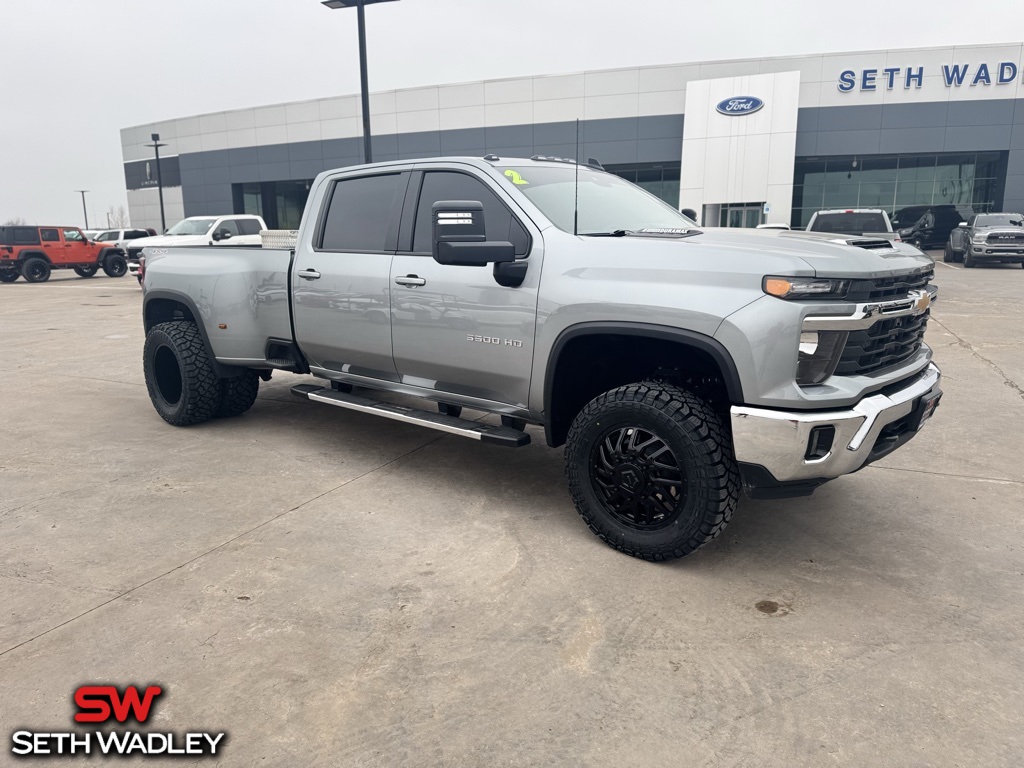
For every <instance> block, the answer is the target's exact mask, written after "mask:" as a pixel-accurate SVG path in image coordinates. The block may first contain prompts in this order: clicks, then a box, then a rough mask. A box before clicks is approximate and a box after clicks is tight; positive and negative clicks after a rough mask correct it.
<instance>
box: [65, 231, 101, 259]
mask: <svg viewBox="0 0 1024 768" xmlns="http://www.w3.org/2000/svg"><path fill="white" fill-rule="evenodd" d="M61 236H62V237H63V239H64V247H63V249H62V250H63V251H64V263H65V264H84V263H89V262H95V261H96V255H95V253H93V251H92V249H91V248H90V247H89V243H88V241H87V240H86V239H85V235H84V234H82V230H80V229H63V230H61Z"/></svg>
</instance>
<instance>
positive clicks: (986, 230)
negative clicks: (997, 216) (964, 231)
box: [974, 226, 1024, 237]
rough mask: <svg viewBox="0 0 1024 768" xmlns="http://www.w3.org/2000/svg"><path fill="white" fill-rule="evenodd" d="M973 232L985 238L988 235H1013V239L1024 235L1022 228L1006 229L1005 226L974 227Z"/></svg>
mask: <svg viewBox="0 0 1024 768" xmlns="http://www.w3.org/2000/svg"><path fill="white" fill-rule="evenodd" d="M974 232H975V234H978V235H985V236H988V235H1014V236H1015V237H1020V236H1021V235H1024V228H1022V227H1006V226H996V227H975V228H974Z"/></svg>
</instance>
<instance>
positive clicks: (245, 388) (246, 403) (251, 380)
mask: <svg viewBox="0 0 1024 768" xmlns="http://www.w3.org/2000/svg"><path fill="white" fill-rule="evenodd" d="M259 391H260V377H259V375H258V374H257V373H256V371H254V370H252V369H251V368H246V369H245V371H244V372H243V373H241V374H239V375H238V376H232V377H231V378H230V379H221V380H220V406H219V407H218V408H217V412H216V413H215V414H213V415H214V416H216V417H217V418H218V419H226V418H229V417H231V416H239V415H241V414H243V413H245V412H246V411H248V410H249V409H250V408H252V406H253V403H255V402H256V395H257V393H258V392H259Z"/></svg>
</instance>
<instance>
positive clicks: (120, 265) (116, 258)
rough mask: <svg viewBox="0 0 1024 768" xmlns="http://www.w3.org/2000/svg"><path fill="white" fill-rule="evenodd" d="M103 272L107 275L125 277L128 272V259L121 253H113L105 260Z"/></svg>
mask: <svg viewBox="0 0 1024 768" xmlns="http://www.w3.org/2000/svg"><path fill="white" fill-rule="evenodd" d="M103 273H104V274H105V275H106V276H107V277H124V276H125V275H127V274H128V260H127V259H126V258H125V257H124V256H122V255H121V254H120V253H112V254H110V255H109V256H107V258H105V259H104V260H103Z"/></svg>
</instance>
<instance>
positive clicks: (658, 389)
mask: <svg viewBox="0 0 1024 768" xmlns="http://www.w3.org/2000/svg"><path fill="white" fill-rule="evenodd" d="M565 469H566V476H567V479H568V482H569V492H570V494H571V495H572V499H573V502H574V504H575V505H576V510H577V511H578V512H579V513H580V515H581V516H582V517H583V519H584V521H586V523H587V525H588V526H589V527H590V529H591V530H592V531H593V532H594V533H596V534H597V535H598V536H599V537H600V538H601V539H602V540H603V541H604V542H605V543H607V544H608V545H609V546H611V547H614V548H615V549H617V550H619V551H620V552H624V553H626V554H627V555H631V556H633V557H638V558H642V559H644V560H671V559H674V558H678V557H684V556H686V555H688V554H691V553H692V552H695V551H696V550H698V549H699V548H700V547H702V546H704V545H705V544H707V543H708V542H709V541H711V540H712V539H714V538H715V537H716V536H718V534H720V533H721V532H722V530H723V529H724V528H725V526H726V524H727V523H728V522H729V520H730V519H731V518H732V513H733V511H734V510H735V509H736V504H737V502H738V500H739V491H740V480H739V472H738V470H737V467H736V460H735V458H734V457H733V451H732V443H731V440H730V438H729V435H728V433H727V432H726V430H725V428H724V427H723V426H722V422H721V420H720V419H719V417H718V415H717V414H716V413H715V412H714V411H713V410H711V408H710V407H709V406H708V405H707V403H705V402H704V401H703V400H701V399H700V398H698V397H697V396H696V395H694V394H692V393H691V392H688V391H686V390H683V389H680V388H678V387H675V386H672V385H670V384H663V383H660V382H642V383H639V384H629V385H627V386H624V387H619V388H618V389H614V390H612V391H610V392H605V393H604V394H602V395H599V396H598V397H596V398H594V399H593V400H591V401H590V403H588V404H587V406H586V407H585V408H584V409H583V410H582V411H580V413H579V414H578V415H577V416H576V418H575V419H574V420H573V423H572V427H571V428H570V430H569V435H568V438H567V440H566V450H565Z"/></svg>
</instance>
